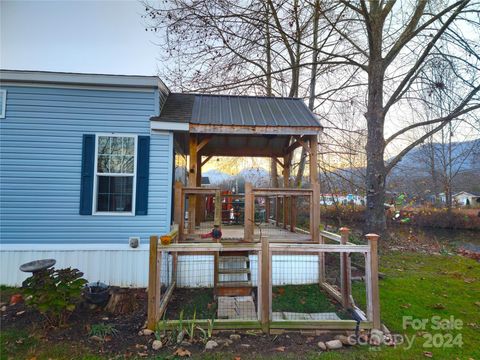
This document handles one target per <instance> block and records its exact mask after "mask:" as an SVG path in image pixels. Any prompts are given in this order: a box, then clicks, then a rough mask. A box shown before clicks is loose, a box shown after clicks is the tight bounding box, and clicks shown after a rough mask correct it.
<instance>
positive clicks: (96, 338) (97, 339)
mask: <svg viewBox="0 0 480 360" xmlns="http://www.w3.org/2000/svg"><path fill="white" fill-rule="evenodd" d="M90 340H94V341H98V342H103V339H102V338H101V337H100V336H97V335H93V336H90Z"/></svg>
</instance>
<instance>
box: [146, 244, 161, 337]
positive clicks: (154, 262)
mask: <svg viewBox="0 0 480 360" xmlns="http://www.w3.org/2000/svg"><path fill="white" fill-rule="evenodd" d="M161 255H162V254H158V236H157V235H152V236H150V255H149V266H148V309H147V311H148V314H147V328H148V329H150V330H155V327H156V325H157V322H158V320H159V319H158V311H159V308H160V296H161V293H160V291H161V286H162V284H161V280H160V269H161V266H162V256H161Z"/></svg>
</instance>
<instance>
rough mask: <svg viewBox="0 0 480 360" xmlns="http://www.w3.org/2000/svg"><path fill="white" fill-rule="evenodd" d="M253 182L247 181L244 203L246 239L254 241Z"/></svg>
mask: <svg viewBox="0 0 480 360" xmlns="http://www.w3.org/2000/svg"><path fill="white" fill-rule="evenodd" d="M252 189H253V186H252V183H249V182H246V183H245V205H244V214H243V217H244V239H245V241H253V229H254V225H255V204H254V201H255V198H254V196H253V191H252Z"/></svg>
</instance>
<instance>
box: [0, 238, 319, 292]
mask: <svg viewBox="0 0 480 360" xmlns="http://www.w3.org/2000/svg"><path fill="white" fill-rule="evenodd" d="M148 255H149V254H148V248H147V247H142V248H140V249H128V248H122V249H108V248H106V247H98V248H95V247H92V248H88V249H66V248H65V249H42V250H36V249H27V248H22V249H8V248H6V249H5V247H4V246H2V249H1V250H0V284H1V285H8V286H21V284H22V282H23V280H25V279H26V278H27V277H28V276H29V275H30V274H26V273H23V272H21V271H20V270H19V266H20V265H21V264H23V263H26V262H29V261H32V260H39V259H50V258H53V259H56V260H57V263H56V265H55V267H56V268H66V267H72V268H77V269H79V270H80V271H82V272H83V273H84V278H85V279H87V280H88V281H89V282H95V281H101V282H104V283H106V284H109V285H114V286H122V287H147V284H148ZM171 260H172V258H171V257H168V261H167V256H166V255H165V256H164V258H163V261H162V283H164V284H169V283H170V281H171V269H172V268H171V265H172V261H171ZM257 265H258V263H257V256H250V269H251V272H252V276H251V279H252V283H253V286H256V284H257V268H258V266H257ZM227 276H229V277H231V278H225V279H224V280H231V281H235V280H241V279H236V278H234V276H238V275H227ZM317 281H318V257H317V256H316V255H273V259H272V283H273V285H287V284H309V283H316V282H317ZM177 286H179V287H212V286H213V256H209V255H185V256H179V259H178V275H177Z"/></svg>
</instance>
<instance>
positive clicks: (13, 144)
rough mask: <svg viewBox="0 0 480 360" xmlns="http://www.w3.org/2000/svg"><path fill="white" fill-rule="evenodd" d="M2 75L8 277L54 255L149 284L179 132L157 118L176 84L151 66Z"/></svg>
mask: <svg viewBox="0 0 480 360" xmlns="http://www.w3.org/2000/svg"><path fill="white" fill-rule="evenodd" d="M0 78H1V86H0V99H1V104H0V110H1V114H0V166H1V173H0V222H1V223H0V225H1V227H0V239H1V243H0V245H1V249H0V267H1V268H0V284H8V285H19V284H20V283H21V281H22V280H23V278H24V277H25V275H24V274H22V273H20V272H19V271H18V266H19V265H20V264H22V263H24V262H27V261H30V260H35V259H39V258H50V257H51V258H55V259H57V264H58V266H60V267H63V266H65V267H66V266H75V267H78V268H79V269H81V270H82V271H84V272H85V275H86V277H87V278H88V279H90V280H97V279H101V280H103V281H107V282H110V283H112V284H117V285H125V286H145V285H146V280H147V271H148V269H147V266H146V264H147V259H148V237H149V235H151V234H156V233H157V234H158V233H160V234H161V233H166V232H168V231H169V229H170V223H171V217H172V215H171V213H172V210H171V203H172V174H173V133H172V131H169V130H168V129H162V130H159V131H157V130H152V129H151V125H150V124H151V122H150V118H151V117H152V116H155V115H157V116H158V115H159V114H160V109H161V106H162V104H163V103H164V102H165V99H166V98H167V96H168V93H169V91H168V89H167V87H166V86H165V85H164V84H163V83H162V82H161V81H160V80H159V79H158V78H157V77H149V76H117V75H94V74H71V73H51V72H30V71H7V70H2V71H1V74H0ZM136 239H139V240H140V245H139V246H138V247H136V248H132V247H131V246H130V245H129V244H130V242H135V240H136Z"/></svg>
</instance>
